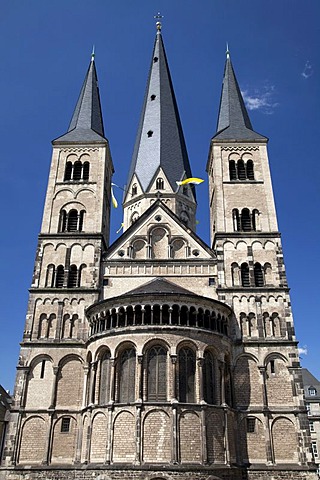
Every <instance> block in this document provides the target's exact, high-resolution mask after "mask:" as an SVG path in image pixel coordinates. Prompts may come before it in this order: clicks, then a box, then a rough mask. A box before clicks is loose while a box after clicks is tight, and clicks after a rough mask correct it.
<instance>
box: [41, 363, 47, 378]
mask: <svg viewBox="0 0 320 480" xmlns="http://www.w3.org/2000/svg"><path fill="white" fill-rule="evenodd" d="M45 367H46V361H45V360H42V363H41V371H40V378H44V371H45Z"/></svg>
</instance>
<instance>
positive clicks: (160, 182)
mask: <svg viewBox="0 0 320 480" xmlns="http://www.w3.org/2000/svg"><path fill="white" fill-rule="evenodd" d="M156 189H157V190H164V181H163V179H162V178H160V177H159V178H157V181H156Z"/></svg>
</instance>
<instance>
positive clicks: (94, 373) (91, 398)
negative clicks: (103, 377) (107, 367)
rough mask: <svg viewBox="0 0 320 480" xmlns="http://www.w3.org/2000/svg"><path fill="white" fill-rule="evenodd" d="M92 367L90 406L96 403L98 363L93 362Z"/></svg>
mask: <svg viewBox="0 0 320 480" xmlns="http://www.w3.org/2000/svg"><path fill="white" fill-rule="evenodd" d="M90 367H91V375H90V391H89V405H91V404H94V403H95V387H96V373H97V362H91V364H90Z"/></svg>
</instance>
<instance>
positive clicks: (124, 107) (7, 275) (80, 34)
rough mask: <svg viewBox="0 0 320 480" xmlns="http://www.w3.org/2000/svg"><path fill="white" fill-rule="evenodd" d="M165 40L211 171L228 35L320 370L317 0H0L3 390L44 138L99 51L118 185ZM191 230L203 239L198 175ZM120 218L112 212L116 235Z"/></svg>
mask: <svg viewBox="0 0 320 480" xmlns="http://www.w3.org/2000/svg"><path fill="white" fill-rule="evenodd" d="M158 11H160V12H161V13H162V14H163V15H164V18H163V38H164V42H165V46H166V51H167V56H168V60H169V65H170V69H171V74H172V77H173V83H174V88H175V92H176V97H177V101H178V106H179V110H180V115H181V120H182V124H183V129H184V134H185V138H186V143H187V147H188V152H189V158H190V162H191V166H192V170H193V174H194V175H195V176H199V177H203V178H206V174H205V165H206V161H207V155H208V149H209V142H210V138H211V137H212V135H213V134H214V133H215V128H216V121H217V112H218V106H219V100H220V91H221V82H222V76H223V69H224V62H225V50H226V42H228V43H229V49H230V51H231V58H232V61H233V65H234V68H235V71H236V75H237V78H238V81H239V83H240V87H241V90H242V91H243V92H244V96H245V99H246V102H247V106H248V108H249V114H250V118H251V121H252V123H253V126H254V129H255V130H256V131H258V132H260V133H262V134H263V135H265V136H267V137H269V138H270V142H269V159H270V165H271V172H272V178H273V186H274V193H275V199H276V205H277V211H278V220H279V228H280V231H281V232H282V239H283V245H284V256H285V262H286V267H287V275H288V280H289V285H290V287H291V297H292V305H293V312H294V318H295V326H296V333H297V337H298V340H299V341H300V347H301V348H302V349H303V350H305V353H302V355H301V359H302V365H303V366H304V367H307V368H309V369H310V370H311V371H312V373H313V374H314V375H316V376H317V377H318V378H320V355H319V353H320V351H319V350H320V348H319V339H320V318H319V313H318V298H319V283H320V282H319V267H320V266H319V253H318V248H319V247H318V245H319V233H320V227H319V224H320V222H319V185H320V181H319V180H320V178H319V176H320V175H319V170H320V169H319V167H318V164H319V160H318V155H319V153H318V139H319V125H320V121H319V120H320V119H319V112H320V101H319V99H320V95H319V93H320V91H319V63H320V62H319V60H320V58H319V50H318V44H319V40H320V35H319V33H320V32H319V16H320V4H319V1H318V0H305V1H304V2H301V1H297V0H281V1H279V0H270V1H268V2H266V1H260V0H243V1H239V0H198V1H197V2H196V1H195V0H193V1H191V0H185V1H183V2H182V1H179V0H170V1H169V0H158V1H157V2H155V1H154V0H148V1H146V0H139V1H138V2H132V1H128V0H127V1H125V0H122V1H117V2H106V1H104V0H90V2H89V1H88V0H67V1H66V0H55V1H54V2H49V1H47V0H29V1H28V2H21V0H2V2H1V15H0V32H1V42H0V58H1V63H2V72H1V75H0V105H1V110H0V132H1V155H0V168H1V174H0V182H1V187H0V196H1V201H0V205H1V210H2V211H1V218H2V227H3V228H2V235H1V270H2V274H1V290H0V292H1V297H2V298H1V319H0V321H1V330H0V331H1V336H0V339H1V340H0V383H1V384H2V385H3V386H4V387H5V388H7V389H12V387H13V383H14V377H15V366H16V363H17V359H18V355H19V342H20V341H21V338H22V333H23V327H24V319H25V314H26V306H27V297H28V288H29V286H30V282H31V275H32V270H33V262H34V257H35V249H36V244H37V235H38V233H39V230H40V222H41V217H42V209H43V202H44V196H45V192H46V185H47V176H48V171H49V165H50V160H51V143H50V142H51V140H52V139H54V138H56V137H58V136H60V135H61V134H63V133H64V132H65V131H66V129H67V127H68V123H69V121H70V118H71V115H72V111H73V108H74V105H75V103H76V100H77V97H78V94H79V91H80V87H81V84H82V81H83V78H84V75H85V73H86V70H87V67H88V64H89V60H90V53H91V49H92V45H93V44H94V45H95V47H96V65H97V70H98V77H99V85H100V93H101V97H102V107H103V112H104V125H105V131H106V136H107V137H108V139H109V141H110V146H111V152H112V156H113V161H114V164H115V170H116V172H115V176H114V182H115V183H117V184H124V183H125V182H126V174H127V172H128V168H129V164H130V159H131V155H132V150H133V145H134V140H135V135H136V130H137V127H138V120H139V115H140V111H141V107H142V101H143V95H144V90H145V85H146V79H147V74H148V69H149V64H150V59H151V52H152V47H153V42H154V37H155V20H154V18H153V16H154V15H155V14H156V13H157V12H158ZM197 193H198V215H197V218H198V219H199V222H200V223H199V226H198V231H197V233H198V234H199V235H200V236H201V237H202V238H203V239H204V240H205V241H207V242H208V239H209V217H208V192H207V181H206V182H205V183H203V184H202V185H201V186H199V187H198V190H197ZM120 223H121V211H120V209H118V210H116V211H115V210H114V211H113V212H112V226H111V238H112V240H114V239H115V238H116V237H117V235H116V233H115V232H116V230H117V229H118V227H119V225H120Z"/></svg>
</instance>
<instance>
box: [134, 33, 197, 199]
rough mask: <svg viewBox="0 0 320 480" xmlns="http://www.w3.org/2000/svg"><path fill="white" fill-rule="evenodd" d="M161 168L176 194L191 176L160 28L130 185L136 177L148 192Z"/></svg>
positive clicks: (137, 139)
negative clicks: (182, 180)
mask: <svg viewBox="0 0 320 480" xmlns="http://www.w3.org/2000/svg"><path fill="white" fill-rule="evenodd" d="M159 167H161V168H162V170H163V172H164V173H165V175H166V177H167V178H168V181H169V183H170V185H171V187H172V189H173V190H174V191H175V190H176V189H177V185H176V181H177V180H181V178H182V177H183V176H184V174H186V175H187V177H190V176H191V169H190V164H189V159H188V154H187V149H186V145H185V140H184V136H183V132H182V126H181V121H180V117H179V112H178V107H177V102H176V98H175V94H174V90H173V85H172V80H171V76H170V71H169V66H168V62H167V57H166V54H165V49H164V45H163V40H162V35H161V28H159V27H158V31H157V35H156V40H155V44H154V49H153V55H152V60H151V67H150V71H149V78H148V82H147V88H146V93H145V98H144V103H143V108H142V114H141V118H140V124H139V128H138V133H137V138H136V143H135V148H134V152H133V156H132V161H131V167H130V171H129V176H128V185H129V183H130V181H131V179H132V176H133V175H134V173H135V174H136V175H137V177H138V179H139V181H140V183H141V186H142V188H143V190H144V191H146V190H147V189H148V187H149V186H150V184H151V182H152V180H154V175H155V174H156V172H157V171H158V170H159Z"/></svg>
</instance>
